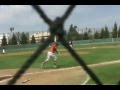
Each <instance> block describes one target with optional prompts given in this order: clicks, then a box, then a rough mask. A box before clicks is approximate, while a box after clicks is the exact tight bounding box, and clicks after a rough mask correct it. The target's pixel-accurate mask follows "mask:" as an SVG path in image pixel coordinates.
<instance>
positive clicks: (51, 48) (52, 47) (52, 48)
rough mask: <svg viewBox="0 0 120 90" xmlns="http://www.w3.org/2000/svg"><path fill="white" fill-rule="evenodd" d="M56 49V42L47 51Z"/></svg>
mask: <svg viewBox="0 0 120 90" xmlns="http://www.w3.org/2000/svg"><path fill="white" fill-rule="evenodd" d="M56 50H57V45H56V44H52V45H51V47H50V49H49V51H50V52H53V53H54V52H55V51H56Z"/></svg>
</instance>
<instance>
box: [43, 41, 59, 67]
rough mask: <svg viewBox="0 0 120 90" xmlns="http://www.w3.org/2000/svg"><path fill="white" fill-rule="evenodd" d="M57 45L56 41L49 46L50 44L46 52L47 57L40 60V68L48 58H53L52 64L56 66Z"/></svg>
mask: <svg viewBox="0 0 120 90" xmlns="http://www.w3.org/2000/svg"><path fill="white" fill-rule="evenodd" d="M57 46H58V43H57V42H54V43H53V44H52V45H51V46H50V49H49V51H48V53H47V58H46V59H45V61H44V62H42V68H43V67H44V64H45V63H47V62H48V61H49V60H51V59H53V60H54V66H55V67H57V62H56V60H57V54H58V51H57Z"/></svg>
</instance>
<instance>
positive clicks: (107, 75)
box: [87, 64, 120, 85]
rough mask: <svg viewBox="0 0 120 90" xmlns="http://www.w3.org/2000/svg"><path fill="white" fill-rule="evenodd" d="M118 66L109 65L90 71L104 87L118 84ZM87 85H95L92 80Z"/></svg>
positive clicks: (119, 71) (119, 76) (119, 66)
mask: <svg viewBox="0 0 120 90" xmlns="http://www.w3.org/2000/svg"><path fill="white" fill-rule="evenodd" d="M119 69H120V64H111V65H105V66H102V67H101V66H100V67H94V68H92V70H93V71H94V73H95V74H96V75H97V76H98V78H99V79H100V80H101V82H103V84H104V85H110V84H112V85H113V84H114V85H116V84H118V82H119V80H120V70H119ZM87 84H95V83H94V81H93V80H91V79H90V81H89V82H88V83H87Z"/></svg>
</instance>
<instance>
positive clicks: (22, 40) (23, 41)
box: [21, 32, 28, 44]
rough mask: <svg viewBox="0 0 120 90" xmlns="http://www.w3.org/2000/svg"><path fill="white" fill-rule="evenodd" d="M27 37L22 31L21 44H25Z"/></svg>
mask: <svg viewBox="0 0 120 90" xmlns="http://www.w3.org/2000/svg"><path fill="white" fill-rule="evenodd" d="M27 43H28V42H27V37H26V35H25V33H24V32H23V33H22V35H21V44H27Z"/></svg>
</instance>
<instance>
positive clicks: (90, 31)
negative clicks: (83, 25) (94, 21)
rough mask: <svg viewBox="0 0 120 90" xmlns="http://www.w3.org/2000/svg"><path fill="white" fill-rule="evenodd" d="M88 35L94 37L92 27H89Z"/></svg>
mask: <svg viewBox="0 0 120 90" xmlns="http://www.w3.org/2000/svg"><path fill="white" fill-rule="evenodd" d="M88 37H89V39H92V38H93V35H92V30H91V28H89V29H88Z"/></svg>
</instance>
